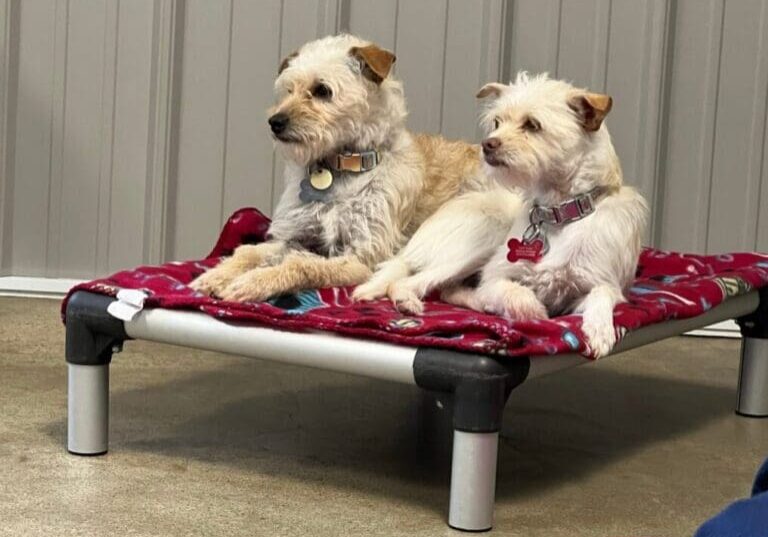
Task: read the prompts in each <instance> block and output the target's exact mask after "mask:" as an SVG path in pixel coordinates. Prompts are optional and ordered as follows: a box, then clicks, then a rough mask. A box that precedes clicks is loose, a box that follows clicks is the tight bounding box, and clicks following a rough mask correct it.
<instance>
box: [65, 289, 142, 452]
mask: <svg viewBox="0 0 768 537" xmlns="http://www.w3.org/2000/svg"><path fill="white" fill-rule="evenodd" d="M113 300H114V299H112V298H110V297H107V296H101V295H95V294H92V293H86V292H82V291H81V292H78V293H75V294H74V295H72V296H71V297H70V298H69V301H68V302H67V311H66V323H67V340H66V358H67V372H68V392H67V399H68V401H67V450H68V451H69V452H70V453H72V454H75V455H103V454H104V453H106V452H107V449H108V429H109V364H110V362H111V361H112V353H114V352H119V351H120V349H121V348H122V343H123V341H124V340H125V339H127V337H128V336H127V335H126V333H125V329H124V327H123V322H122V321H120V320H118V319H115V318H114V317H112V316H111V315H109V313H107V307H108V306H109V304H110V303H111V302H113Z"/></svg>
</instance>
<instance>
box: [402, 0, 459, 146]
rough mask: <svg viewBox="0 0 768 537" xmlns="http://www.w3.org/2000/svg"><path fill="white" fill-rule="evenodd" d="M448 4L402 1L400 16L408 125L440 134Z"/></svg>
mask: <svg viewBox="0 0 768 537" xmlns="http://www.w3.org/2000/svg"><path fill="white" fill-rule="evenodd" d="M447 17H448V0H423V1H420V2H407V1H401V2H400V4H399V7H398V12H397V41H396V44H395V50H396V52H397V55H398V58H397V63H398V67H397V74H398V76H399V77H400V78H401V79H402V80H403V83H404V84H405V95H406V97H407V99H408V109H409V112H410V115H409V118H408V125H409V126H410V127H411V128H412V129H417V130H422V131H425V132H434V133H436V132H440V123H441V117H442V111H443V68H444V67H445V65H444V51H445V39H446V33H445V31H446V22H447Z"/></svg>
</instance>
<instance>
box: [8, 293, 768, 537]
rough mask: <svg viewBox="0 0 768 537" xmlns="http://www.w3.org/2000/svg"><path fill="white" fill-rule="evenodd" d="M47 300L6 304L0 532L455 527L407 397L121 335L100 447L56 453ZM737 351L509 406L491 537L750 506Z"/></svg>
mask: <svg viewBox="0 0 768 537" xmlns="http://www.w3.org/2000/svg"><path fill="white" fill-rule="evenodd" d="M63 344H64V330H63V327H62V326H61V324H60V322H59V317H58V303H57V302H55V301H46V300H31V299H12V298H0V535H13V536H27V537H29V536H36V535H45V536H50V535H56V536H65V535H78V536H100V535H121V536H134V535H142V536H144V535H156V536H163V537H168V536H174V535H184V536H188V535H206V536H216V535H226V536H238V535H249V536H252V535H291V536H297V535H313V536H321V535H420V536H427V535H441V536H442V535H458V533H456V532H453V531H452V530H450V529H448V528H447V526H446V525H445V518H446V508H447V501H448V477H449V476H448V468H449V454H450V433H449V429H448V427H447V421H446V419H445V418H446V417H447V416H445V414H446V413H442V415H437V414H435V412H437V411H433V408H434V407H433V406H432V405H430V404H429V401H427V399H426V398H424V397H420V396H419V394H418V391H417V390H416V389H415V388H414V389H411V388H409V387H405V386H400V385H396V384H390V383H386V382H377V381H373V380H367V379H361V378H355V377H350V376H346V375H341V374H332V373H324V372H319V371H311V370H307V369H301V368H296V367H290V366H284V365H279V364H271V363H268V362H261V361H256V360H249V359H241V358H235V357H228V356H223V355H218V354H214V353H208V352H195V351H189V350H185V349H180V348H175V347H170V346H164V345H156V344H148V343H142V342H130V343H128V344H126V349H125V352H124V353H123V354H121V355H118V356H117V357H116V358H115V360H114V361H113V365H112V371H111V374H112V399H111V401H112V409H111V420H112V421H111V451H110V452H109V454H108V455H107V456H104V457H94V458H81V457H75V456H71V455H68V454H67V453H66V452H65V449H64V444H65V436H66V430H65V429H66V426H65V417H66V380H65V375H66V370H65V364H64V359H63V356H62V353H63ZM737 354H738V342H737V341H734V340H713V339H696V338H679V339H674V340H668V341H665V342H662V343H659V344H656V345H653V346H649V347H646V348H645V349H643V350H641V351H639V352H630V353H627V354H625V355H623V356H622V357H617V358H610V359H607V360H605V361H604V362H601V363H599V364H595V365H589V366H585V367H581V368H577V369H575V370H572V371H569V372H566V373H562V374H559V375H555V376H553V377H549V378H546V379H541V380H538V381H535V382H530V383H528V384H526V385H525V386H523V387H521V388H520V389H518V390H517V391H516V392H515V393H514V394H513V395H512V398H511V400H510V402H509V404H508V406H507V411H506V418H505V420H504V429H503V433H502V434H503V441H502V445H501V446H500V454H499V455H500V456H499V477H498V493H497V495H498V499H497V505H496V528H495V530H494V534H495V535H512V536H526V537H536V536H548V537H552V536H566V535H567V536H573V535H579V536H592V535H595V536H597V535H600V536H630V535H665V536H678V535H679V536H683V535H690V534H691V533H692V531H693V530H694V528H695V527H696V526H697V525H698V524H699V523H700V522H701V521H702V520H704V519H705V518H706V517H707V516H709V515H711V514H713V513H714V512H716V511H717V510H719V509H720V508H721V507H722V506H723V505H724V504H726V503H727V502H729V501H731V500H733V499H735V498H737V497H740V496H744V495H746V494H747V492H748V490H749V488H750V484H751V479H752V475H753V473H754V471H755V470H756V468H757V466H758V464H759V462H760V461H761V459H762V457H764V456H766V455H768V420H750V419H744V418H739V417H736V416H735V415H734V414H733V412H732V408H733V403H734V396H735V387H736V373H737V367H738V356H737Z"/></svg>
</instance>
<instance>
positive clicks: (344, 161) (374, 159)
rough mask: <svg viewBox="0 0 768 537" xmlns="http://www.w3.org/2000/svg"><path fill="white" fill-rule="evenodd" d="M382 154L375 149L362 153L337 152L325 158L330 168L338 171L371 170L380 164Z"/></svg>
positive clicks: (361, 171) (358, 171)
mask: <svg viewBox="0 0 768 537" xmlns="http://www.w3.org/2000/svg"><path fill="white" fill-rule="evenodd" d="M380 161H381V155H380V154H379V152H378V151H376V150H375V149H370V150H368V151H361V152H360V153H337V154H336V155H331V156H330V157H328V158H326V159H325V160H323V163H324V164H325V165H327V166H328V167H329V168H330V169H332V170H334V171H337V172H352V173H363V172H369V171H371V170H372V169H374V168H375V167H376V166H378V165H379V162H380Z"/></svg>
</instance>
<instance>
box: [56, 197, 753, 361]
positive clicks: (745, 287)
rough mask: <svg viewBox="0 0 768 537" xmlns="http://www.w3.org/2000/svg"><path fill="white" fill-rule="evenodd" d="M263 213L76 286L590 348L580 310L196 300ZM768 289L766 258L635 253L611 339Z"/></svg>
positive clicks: (423, 337) (505, 346) (217, 308)
mask: <svg viewBox="0 0 768 537" xmlns="http://www.w3.org/2000/svg"><path fill="white" fill-rule="evenodd" d="M268 226H269V219H268V218H267V217H266V216H264V215H263V214H261V213H260V212H259V211H258V210H256V209H253V208H245V209H240V210H239V211H237V212H235V213H234V214H233V215H232V216H231V217H230V218H229V220H228V221H227V223H226V224H225V226H224V229H223V231H222V233H221V235H220V236H219V240H218V241H217V243H216V246H215V247H214V249H213V251H212V252H211V253H210V254H209V255H208V256H207V257H206V258H205V259H202V260H199V261H184V262H171V263H166V264H164V265H160V266H153V267H149V266H143V267H138V268H135V269H131V270H124V271H121V272H118V273H116V274H113V275H112V276H109V277H107V278H101V279H98V280H93V281H91V282H87V283H83V284H81V285H78V286H76V287H74V288H73V289H72V290H71V291H70V293H69V295H68V296H67V298H65V300H64V303H63V304H62V315H64V312H65V311H66V303H67V300H68V299H69V296H71V295H72V293H74V292H75V291H78V290H87V291H91V292H95V293H100V294H105V295H110V296H115V295H116V294H117V292H118V291H119V290H120V289H126V288H127V289H139V290H142V291H144V292H145V293H146V294H147V295H148V297H147V299H146V301H145V303H144V307H145V308H168V309H180V310H193V311H202V312H204V313H206V314H208V315H211V316H213V317H216V318H218V319H221V320H226V321H236V322H239V323H247V324H254V325H260V326H270V327H274V328H280V329H284V330H297V331H301V330H308V329H312V330H324V331H332V332H337V333H341V334H345V335H348V336H355V337H362V338H368V339H378V340H385V341H389V342H393V343H399V344H403V345H409V346H417V347H441V348H449V349H455V350H463V351H472V352H476V353H482V354H498V355H505V356H510V357H514V356H531V355H554V354H559V353H568V352H579V353H582V354H584V355H586V356H589V354H590V349H589V348H588V346H587V345H586V344H585V342H584V337H583V334H582V332H581V328H580V327H581V316H580V315H566V316H562V317H557V318H553V319H549V320H545V321H526V322H509V321H506V320H504V319H502V318H500V317H496V316H492V315H487V314H482V313H477V312H473V311H469V310H466V309H463V308H459V307H455V306H451V305H448V304H445V303H442V302H439V301H437V300H435V299H433V298H431V297H430V298H428V300H427V302H426V308H425V312H424V315H423V316H421V317H412V316H407V315H402V314H400V313H399V312H398V311H397V310H396V309H395V308H394V307H393V306H392V305H391V304H390V303H389V302H388V301H386V300H379V301H376V302H363V303H354V302H352V301H351V299H350V292H351V288H334V289H321V290H304V291H300V292H298V293H296V294H294V295H290V296H283V297H278V298H275V299H271V300H269V301H268V302H265V303H253V304H241V303H233V302H224V301H221V300H217V299H214V298H210V297H207V296H203V295H201V294H199V293H197V292H196V291H194V290H193V289H191V288H189V287H188V286H187V284H189V282H191V281H192V280H193V279H194V278H196V277H197V276H198V275H199V274H201V273H202V272H203V271H205V270H206V269H208V268H210V267H213V266H215V265H216V264H217V263H218V261H219V259H220V258H221V257H222V256H226V255H229V254H230V253H231V252H232V251H233V250H234V248H236V247H237V246H239V245H240V244H244V243H257V242H260V241H262V240H264V237H265V235H266V232H267V228H268ZM765 285H768V254H757V253H733V254H722V255H712V256H702V255H694V254H683V253H676V252H665V251H660V250H654V249H651V248H646V249H644V250H643V252H642V254H641V257H640V263H639V266H638V270H637V277H636V280H635V283H634V285H633V286H632V288H631V290H630V292H629V301H628V302H627V303H625V304H621V305H619V306H617V307H616V310H615V312H614V325H615V327H616V331H617V335H618V337H619V338H621V337H623V336H624V335H625V334H626V333H627V332H628V331H630V330H634V329H637V328H640V327H642V326H646V325H649V324H653V323H659V322H663V321H665V320H669V319H682V318H687V317H694V316H696V315H700V314H702V313H704V312H706V311H707V310H709V309H711V308H712V307H714V306H716V305H718V304H720V303H721V302H723V301H724V300H727V299H729V298H731V297H733V296H737V295H740V294H743V293H746V292H748V291H750V290H752V289H755V288H759V287H763V286H765Z"/></svg>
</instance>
